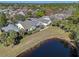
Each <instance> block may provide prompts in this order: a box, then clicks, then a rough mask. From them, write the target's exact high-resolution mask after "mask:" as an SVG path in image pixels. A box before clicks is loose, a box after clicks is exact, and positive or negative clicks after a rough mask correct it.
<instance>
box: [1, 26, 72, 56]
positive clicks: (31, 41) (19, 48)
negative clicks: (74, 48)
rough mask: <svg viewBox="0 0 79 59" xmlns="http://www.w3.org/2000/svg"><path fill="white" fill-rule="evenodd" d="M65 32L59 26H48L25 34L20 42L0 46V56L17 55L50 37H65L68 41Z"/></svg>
mask: <svg viewBox="0 0 79 59" xmlns="http://www.w3.org/2000/svg"><path fill="white" fill-rule="evenodd" d="M68 34H69V33H67V32H64V30H62V29H60V28H59V27H54V26H53V27H52V26H49V27H48V28H47V29H45V30H43V31H40V32H37V33H34V34H31V35H29V36H25V37H24V38H23V39H22V40H21V42H20V44H18V45H16V46H14V47H12V46H8V47H0V56H10V57H11V56H17V55H19V54H21V53H22V52H24V51H26V50H28V49H30V48H32V47H34V46H35V45H37V44H38V43H40V42H42V41H44V40H47V39H50V38H60V39H65V40H67V41H69V42H70V39H69V37H68Z"/></svg>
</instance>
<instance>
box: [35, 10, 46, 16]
mask: <svg viewBox="0 0 79 59" xmlns="http://www.w3.org/2000/svg"><path fill="white" fill-rule="evenodd" d="M35 15H36V16H37V17H42V16H44V15H45V12H44V11H42V10H37V11H36V12H35Z"/></svg>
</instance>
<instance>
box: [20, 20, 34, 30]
mask: <svg viewBox="0 0 79 59" xmlns="http://www.w3.org/2000/svg"><path fill="white" fill-rule="evenodd" d="M19 23H20V24H21V25H22V26H23V27H24V28H25V29H30V28H31V27H34V26H33V25H32V23H31V21H29V20H25V21H19Z"/></svg>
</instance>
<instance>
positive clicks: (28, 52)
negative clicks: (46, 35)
mask: <svg viewBox="0 0 79 59" xmlns="http://www.w3.org/2000/svg"><path fill="white" fill-rule="evenodd" d="M57 39H59V38H53V40H57ZM49 40H52V39H47V40H45V41H43V42H40V43H38V44H37V45H35V46H34V47H32V48H30V49H28V50H26V51H24V52H23V53H21V54H19V55H17V57H24V55H26V57H28V56H29V54H30V53H32V51H34V50H35V49H37V48H38V47H40V46H41V45H42V44H44V43H45V42H48V41H49ZM53 40H52V41H53ZM57 41H60V42H61V43H62V42H63V44H64V43H66V45H67V46H69V47H70V49H71V51H70V53H71V55H70V57H77V50H76V48H74V47H73V46H72V45H70V44H69V43H68V42H66V41H64V40H61V39H59V40H57ZM74 52H75V53H74Z"/></svg>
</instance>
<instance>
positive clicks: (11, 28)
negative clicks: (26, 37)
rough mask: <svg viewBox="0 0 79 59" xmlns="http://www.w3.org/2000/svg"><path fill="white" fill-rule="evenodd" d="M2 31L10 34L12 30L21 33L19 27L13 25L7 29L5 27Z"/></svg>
mask: <svg viewBox="0 0 79 59" xmlns="http://www.w3.org/2000/svg"><path fill="white" fill-rule="evenodd" d="M2 30H4V31H5V32H9V31H11V30H13V31H16V32H19V29H18V28H17V26H15V25H13V24H9V25H8V26H6V27H3V28H2Z"/></svg>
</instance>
